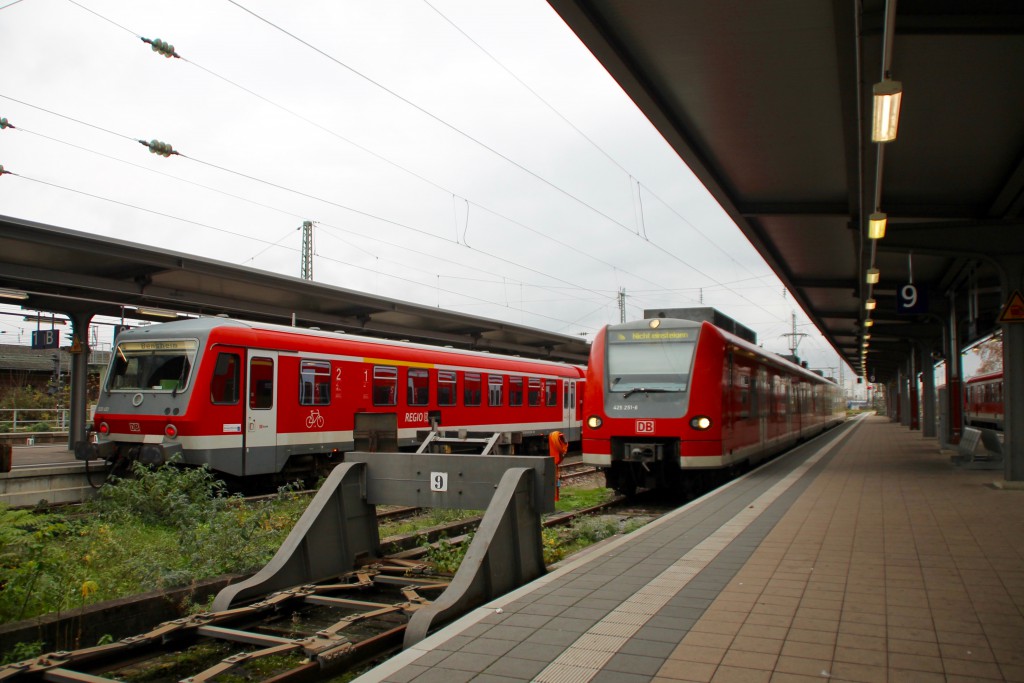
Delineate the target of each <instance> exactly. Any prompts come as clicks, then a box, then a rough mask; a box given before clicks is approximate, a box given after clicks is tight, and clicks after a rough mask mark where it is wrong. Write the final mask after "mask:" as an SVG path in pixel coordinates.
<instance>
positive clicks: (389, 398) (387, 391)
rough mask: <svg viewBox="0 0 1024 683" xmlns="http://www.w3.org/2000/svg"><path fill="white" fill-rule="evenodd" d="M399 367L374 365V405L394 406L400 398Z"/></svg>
mask: <svg viewBox="0 0 1024 683" xmlns="http://www.w3.org/2000/svg"><path fill="white" fill-rule="evenodd" d="M397 397H398V368H395V367H392V366H390V365H375V366H374V367H373V405H375V406H393V405H396V404H397V400H398V398H397Z"/></svg>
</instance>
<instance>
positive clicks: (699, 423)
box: [690, 415, 711, 431]
mask: <svg viewBox="0 0 1024 683" xmlns="http://www.w3.org/2000/svg"><path fill="white" fill-rule="evenodd" d="M690 426H691V427H693V428H694V429H696V430H699V431H704V430H705V429H711V418H710V417H708V416H707V415H698V416H696V417H695V418H693V419H692V420H690Z"/></svg>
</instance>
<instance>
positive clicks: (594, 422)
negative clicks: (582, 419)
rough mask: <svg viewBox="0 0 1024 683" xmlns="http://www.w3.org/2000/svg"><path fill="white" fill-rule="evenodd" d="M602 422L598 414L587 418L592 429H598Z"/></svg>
mask: <svg viewBox="0 0 1024 683" xmlns="http://www.w3.org/2000/svg"><path fill="white" fill-rule="evenodd" d="M601 424H602V422H601V418H599V417H598V416H597V415H591V416H590V417H588V418H587V426H588V427H590V428H591V429H597V428H598V427H600V426H601Z"/></svg>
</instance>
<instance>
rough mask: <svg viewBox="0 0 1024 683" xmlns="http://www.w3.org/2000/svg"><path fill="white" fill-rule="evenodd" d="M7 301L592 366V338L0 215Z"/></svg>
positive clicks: (0, 276)
mask: <svg viewBox="0 0 1024 683" xmlns="http://www.w3.org/2000/svg"><path fill="white" fill-rule="evenodd" d="M0 288H2V289H7V290H13V291H12V292H11V293H12V294H14V295H15V296H22V295H24V298H20V299H14V298H0V302H4V303H13V304H21V305H22V306H23V307H24V308H26V309H30V310H40V311H53V312H61V313H69V314H70V313H75V312H88V313H90V314H92V315H105V316H113V317H120V316H126V317H128V318H131V319H136V320H151V321H154V322H167V321H168V320H172V319H176V318H178V317H180V315H182V314H193V315H227V316H229V317H232V318H241V319H245V320H254V321H262V322H273V323H278V324H285V325H287V324H290V322H291V321H293V320H294V322H295V324H296V325H298V326H301V327H318V328H320V329H324V330H344V331H345V332H346V333H349V334H362V335H367V336H371V337H382V338H389V339H408V340H409V341H417V342H424V343H429V344H439V345H451V346H454V347H457V348H471V349H476V350H480V351H492V352H495V353H504V354H510V355H522V356H528V357H532V358H548V359H551V360H561V361H567V362H572V363H586V361H587V354H588V353H589V347H590V344H589V343H588V342H587V341H586V340H585V339H583V338H580V337H573V336H569V335H562V334H556V333H553V332H546V331H544V330H538V329H535V328H531V327H526V326H522V325H515V324H511V323H504V322H500V321H497V320H489V319H486V318H479V317H476V316H471V315H463V314H460V313H452V312H450V311H445V310H442V309H440V308H431V307H429V306H421V305H417V304H412V303H408V302H406V301H400V300H397V299H388V298H385V297H379V296H373V295H370V294H365V293H363V292H357V291H354V290H350V289H343V288H341V287H333V286H330V285H324V284H320V283H317V282H311V281H308V280H303V279H300V278H296V277H288V276H285V275H277V274H274V273H268V272H266V271H262V270H257V269H255V268H246V267H243V266H238V265H234V264H231V263H227V262H224V261H216V260H213V259H206V258H201V257H197V256H191V255H188V254H183V253H179V252H173V251H167V250H163V249H155V248H152V247H141V246H139V245H137V244H133V243H131V242H126V241H124V240H117V239H111V238H108V237H96V236H94V235H89V234H86V233H82V232H78V231H75V230H68V229H64V228H58V227H54V226H50V225H43V224H40V223H34V222H31V221H25V220H21V219H16V218H10V217H5V216H0Z"/></svg>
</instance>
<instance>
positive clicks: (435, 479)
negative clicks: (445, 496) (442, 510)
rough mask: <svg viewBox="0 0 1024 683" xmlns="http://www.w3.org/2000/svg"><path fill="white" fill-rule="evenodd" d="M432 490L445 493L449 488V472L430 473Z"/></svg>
mask: <svg viewBox="0 0 1024 683" xmlns="http://www.w3.org/2000/svg"><path fill="white" fill-rule="evenodd" d="M430 490H431V491H437V492H439V493H444V492H445V491H447V490H448V473H447V472H431V473H430Z"/></svg>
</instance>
